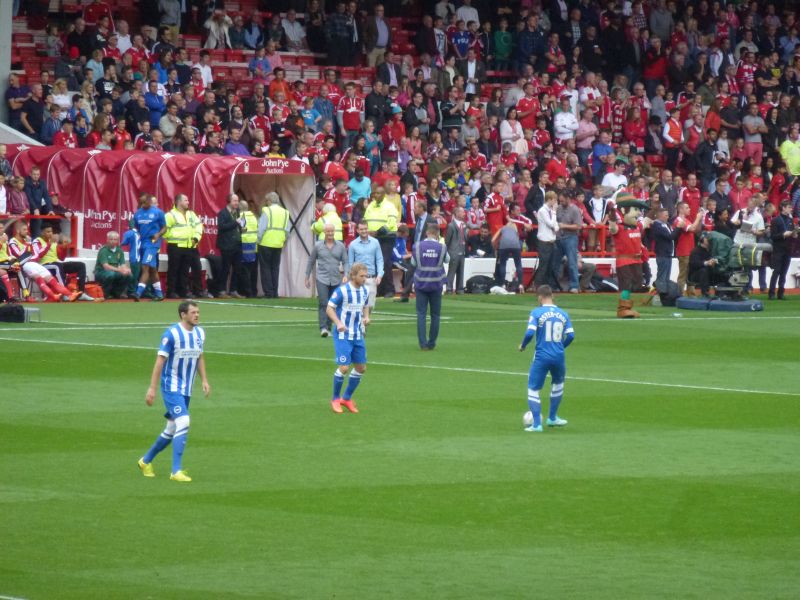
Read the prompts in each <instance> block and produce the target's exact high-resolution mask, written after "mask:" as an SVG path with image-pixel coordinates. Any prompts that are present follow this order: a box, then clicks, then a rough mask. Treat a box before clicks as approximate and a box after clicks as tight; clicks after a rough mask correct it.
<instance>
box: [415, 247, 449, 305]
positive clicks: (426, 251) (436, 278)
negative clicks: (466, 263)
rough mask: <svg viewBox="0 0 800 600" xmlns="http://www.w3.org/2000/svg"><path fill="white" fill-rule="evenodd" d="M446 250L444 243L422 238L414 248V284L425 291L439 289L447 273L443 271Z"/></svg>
mask: <svg viewBox="0 0 800 600" xmlns="http://www.w3.org/2000/svg"><path fill="white" fill-rule="evenodd" d="M445 256H447V251H446V249H445V247H444V244H442V243H440V242H437V241H436V240H432V239H425V240H422V241H421V242H420V243H419V244H417V245H416V247H415V248H414V261H415V262H416V263H417V268H416V270H415V271H414V286H415V287H416V288H417V289H418V290H420V291H425V292H435V291H437V290H439V291H441V290H442V286H443V285H444V282H445V281H446V280H447V275H446V274H445V271H444V259H445Z"/></svg>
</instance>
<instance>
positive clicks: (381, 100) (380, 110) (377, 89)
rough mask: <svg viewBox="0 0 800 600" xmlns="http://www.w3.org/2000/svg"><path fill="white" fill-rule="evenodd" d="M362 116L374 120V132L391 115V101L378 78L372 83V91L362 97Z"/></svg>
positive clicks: (380, 127)
mask: <svg viewBox="0 0 800 600" xmlns="http://www.w3.org/2000/svg"><path fill="white" fill-rule="evenodd" d="M364 106H365V108H364V116H365V117H366V118H367V119H372V120H373V121H374V122H375V133H379V132H380V130H381V129H382V128H383V126H384V125H385V124H386V121H387V120H388V119H389V118H390V117H391V115H392V103H391V101H390V100H389V96H388V95H386V89H385V88H384V85H383V82H382V81H381V80H380V79H376V80H375V81H374V82H373V84H372V91H371V92H370V93H369V94H367V97H366V98H365V99H364Z"/></svg>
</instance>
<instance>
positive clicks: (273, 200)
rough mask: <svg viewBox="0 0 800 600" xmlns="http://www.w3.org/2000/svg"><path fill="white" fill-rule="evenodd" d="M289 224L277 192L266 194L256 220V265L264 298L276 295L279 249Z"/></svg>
mask: <svg viewBox="0 0 800 600" xmlns="http://www.w3.org/2000/svg"><path fill="white" fill-rule="evenodd" d="M290 225H291V220H290V218H289V211H288V210H286V209H285V208H284V207H283V206H281V203H280V197H279V196H278V194H276V193H275V192H270V193H269V194H267V197H266V198H265V199H264V208H262V209H261V217H260V218H259V220H258V267H259V270H260V271H261V287H262V288H263V290H264V297H266V298H277V297H278V280H279V277H280V269H281V251H282V250H283V246H284V244H286V237H287V235H288V234H289V226H290Z"/></svg>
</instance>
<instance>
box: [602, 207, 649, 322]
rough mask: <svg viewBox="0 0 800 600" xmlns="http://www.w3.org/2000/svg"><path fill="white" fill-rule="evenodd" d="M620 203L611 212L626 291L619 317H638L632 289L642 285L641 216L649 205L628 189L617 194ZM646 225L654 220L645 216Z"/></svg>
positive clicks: (621, 285)
mask: <svg viewBox="0 0 800 600" xmlns="http://www.w3.org/2000/svg"><path fill="white" fill-rule="evenodd" d="M616 205H617V207H616V208H614V207H611V208H610V210H609V212H608V218H609V223H608V230H609V233H611V235H613V236H614V249H615V251H616V260H617V278H618V279H619V289H620V291H621V292H622V293H621V295H620V299H619V303H618V304H617V317H619V318H620V319H635V318H637V317H639V313H638V312H636V311H635V310H633V300H631V292H633V291H634V290H637V289H639V288H640V287H641V286H642V231H641V229H640V227H639V217H640V216H641V214H642V211H644V210H647V209H648V208H649V207H648V206H647V203H646V202H644V201H642V200H637V199H636V198H635V197H634V196H633V194H629V193H627V192H624V193H620V194H619V195H618V196H617V200H616ZM617 209H619V211H620V212H621V213H622V224H621V225H620V224H619V223H618V218H619V215H618V212H617ZM643 225H644V227H649V226H650V219H649V218H645V219H644V222H643Z"/></svg>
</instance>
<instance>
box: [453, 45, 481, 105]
mask: <svg viewBox="0 0 800 600" xmlns="http://www.w3.org/2000/svg"><path fill="white" fill-rule="evenodd" d="M458 71H459V73H461V75H463V76H464V82H465V87H464V91H465V92H466V94H467V101H472V98H473V97H477V98H480V95H481V82H483V81H486V65H484V64H483V62H481V61H480V60H478V55H477V54H476V53H475V49H474V48H470V49H469V50H467V60H465V61H462V62H461V63H459V65H458Z"/></svg>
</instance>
